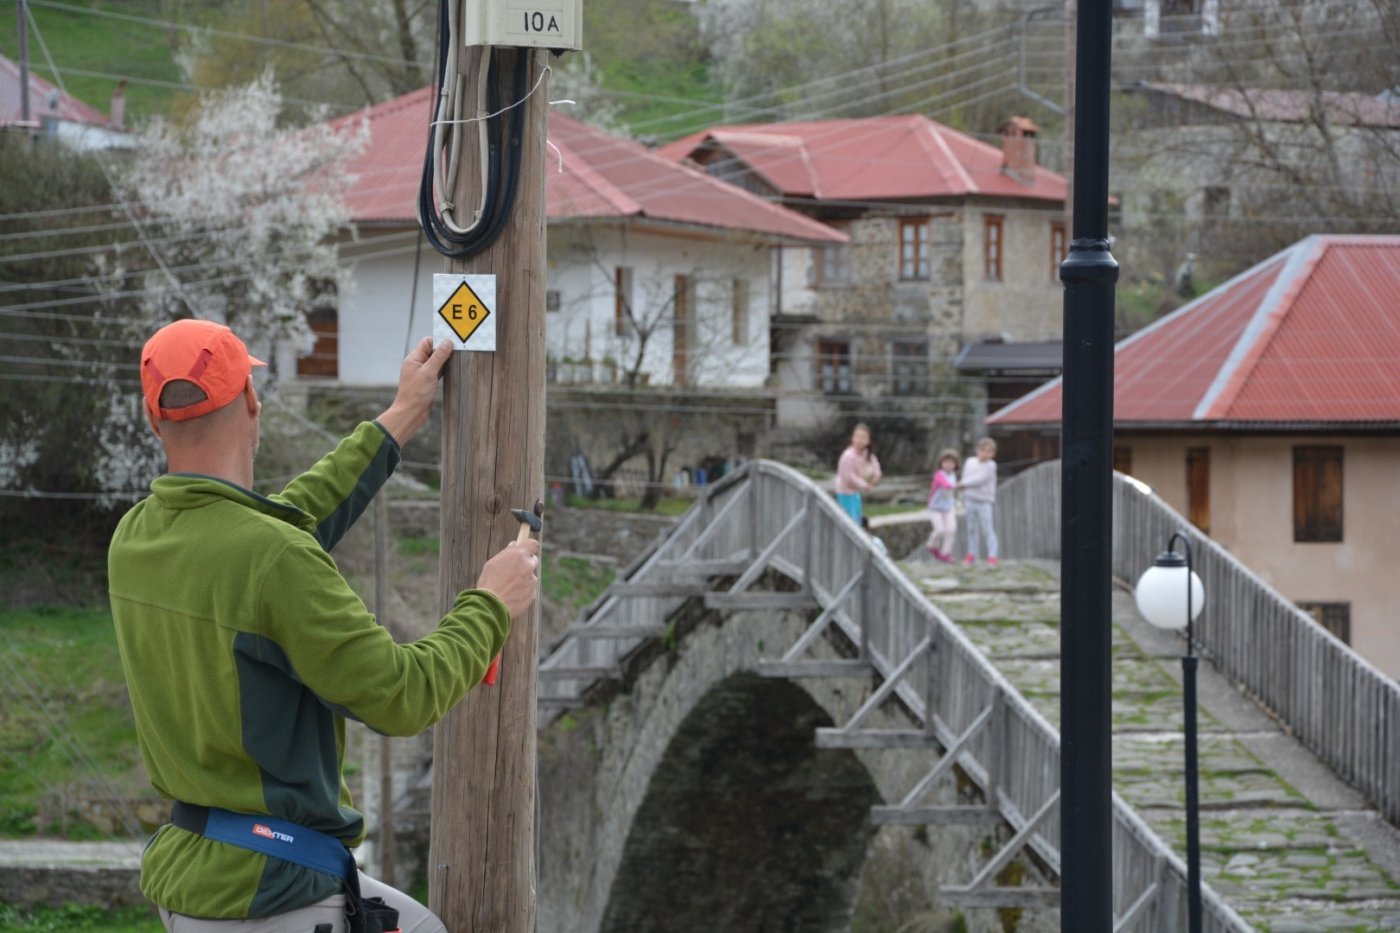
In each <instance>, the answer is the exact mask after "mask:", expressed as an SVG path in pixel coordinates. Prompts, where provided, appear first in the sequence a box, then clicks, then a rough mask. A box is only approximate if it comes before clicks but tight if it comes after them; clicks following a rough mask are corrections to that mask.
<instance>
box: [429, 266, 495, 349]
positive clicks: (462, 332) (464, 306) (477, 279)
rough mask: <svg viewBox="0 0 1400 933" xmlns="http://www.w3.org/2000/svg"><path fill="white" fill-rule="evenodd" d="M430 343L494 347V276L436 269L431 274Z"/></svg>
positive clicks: (483, 347) (482, 347)
mask: <svg viewBox="0 0 1400 933" xmlns="http://www.w3.org/2000/svg"><path fill="white" fill-rule="evenodd" d="M433 307H434V308H436V309H437V311H436V312H435V313H434V314H433V342H434V343H439V342H441V341H443V340H450V341H452V344H453V346H454V347H455V348H456V349H458V350H484V351H487V352H491V351H494V350H495V349H496V277H495V276H494V275H463V274H461V273H459V272H452V273H445V272H439V273H437V274H435V275H434V276H433Z"/></svg>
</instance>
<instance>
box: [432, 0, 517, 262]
mask: <svg viewBox="0 0 1400 933" xmlns="http://www.w3.org/2000/svg"><path fill="white" fill-rule="evenodd" d="M452 2H455V0H443V2H442V3H440V4H439V5H438V11H439V16H438V37H439V48H438V81H437V100H438V101H441V99H442V95H443V94H444V93H445V91H444V88H445V87H446V82H447V81H449V80H455V77H456V76H455V75H448V74H447V73H446V72H447V62H448V60H449V58H450V56H449V55H448V52H449V50H450V44H451V43H452V42H454V41H456V37H455V36H453V35H452V34H451V28H450V25H449V20H448V13H447V4H448V3H452ZM484 54H489V53H484ZM529 75H530V51H529V50H528V49H517V50H516V61H515V75H514V87H513V89H512V95H511V96H512V99H511V101H510V109H509V110H504V112H502V111H503V108H504V107H506V106H507V104H505V103H503V102H502V101H501V99H500V93H499V91H498V90H497V88H496V84H495V82H492V83H491V85H490V86H489V87H488V89H487V107H488V111H489V112H490V113H492V114H495V116H492V117H490V118H489V119H487V121H486V136H487V145H486V151H485V152H483V153H480V154H479V155H480V157H481V158H483V159H485V160H486V166H487V168H486V191H485V192H483V196H482V204H481V222H480V223H477V224H474V225H473V226H472V229H471V230H469V231H467V232H465V233H459V232H457V231H455V230H453V229H451V228H450V227H448V226H447V224H446V223H444V222H443V220H442V218H441V216H439V214H438V208H437V203H436V201H435V199H434V197H433V179H434V176H435V174H436V173H435V171H434V165H435V162H436V160H437V158H438V155H439V154H438V152H437V147H436V146H435V145H434V138H435V133H434V128H433V123H432V121H429V124H428V148H427V153H426V154H425V155H424V158H423V174H422V177H421V179H420V181H419V185H418V222H419V223H420V224H421V225H422V227H423V235H424V237H425V238H426V239H427V241H428V242H429V243H431V244H432V246H433V249H435V250H437V251H438V252H439V253H441V254H442V255H444V256H447V257H449V258H452V259H466V258H468V257H471V256H475V255H476V254H477V253H480V252H481V251H482V250H484V249H486V247H488V246H490V245H491V244H492V243H493V242H494V241H495V240H496V238H497V237H498V236H500V235H501V231H502V230H504V229H505V225H506V222H507V221H508V220H509V219H510V214H511V211H512V210H513V209H514V207H515V193H516V189H517V188H518V186H519V185H518V183H519V179H520V161H521V148H522V143H523V136H524V132H523V128H524V111H525V107H524V96H525V92H526V84H527V82H528V81H529ZM487 79H488V75H487V73H486V71H485V69H483V71H482V74H481V77H480V80H487ZM437 112H438V108H436V107H435V108H434V110H433V113H434V115H436V114H437ZM434 118H435V119H436V117H434ZM459 132H460V131H459ZM448 181H449V182H450V181H451V180H450V179H449V180H448ZM450 194H451V192H443V196H444V197H446V196H449V195H450Z"/></svg>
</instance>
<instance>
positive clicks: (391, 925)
mask: <svg viewBox="0 0 1400 933" xmlns="http://www.w3.org/2000/svg"><path fill="white" fill-rule="evenodd" d="M345 923H346V927H347V928H348V930H349V933H397V931H398V929H399V912H398V911H397V910H395V909H394V908H392V907H390V906H389V905H388V904H386V903H384V898H382V897H362V896H361V895H360V875H359V873H358V872H356V873H354V874H352V875H351V876H350V877H349V878H346V879H345Z"/></svg>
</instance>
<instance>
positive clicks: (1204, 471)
mask: <svg viewBox="0 0 1400 933" xmlns="http://www.w3.org/2000/svg"><path fill="white" fill-rule="evenodd" d="M1186 517H1187V518H1189V519H1190V520H1191V524H1193V525H1195V526H1196V527H1197V528H1199V529H1201V531H1203V532H1205V533H1206V534H1210V448H1209V447H1188V448H1186Z"/></svg>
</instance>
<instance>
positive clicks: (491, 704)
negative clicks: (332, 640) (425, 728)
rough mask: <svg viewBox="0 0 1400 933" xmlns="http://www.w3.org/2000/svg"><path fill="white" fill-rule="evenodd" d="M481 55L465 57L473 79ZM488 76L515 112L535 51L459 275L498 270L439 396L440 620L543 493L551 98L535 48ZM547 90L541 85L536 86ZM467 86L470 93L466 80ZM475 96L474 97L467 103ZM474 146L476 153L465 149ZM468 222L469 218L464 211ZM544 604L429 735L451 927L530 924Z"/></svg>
mask: <svg viewBox="0 0 1400 933" xmlns="http://www.w3.org/2000/svg"><path fill="white" fill-rule="evenodd" d="M480 51H481V50H480V49H479V48H472V49H470V50H469V54H468V55H466V56H465V57H464V61H463V67H462V70H463V71H464V72H465V73H468V74H469V77H470V76H471V75H473V74H475V73H477V72H478V71H479V65H480ZM492 54H493V61H492V66H491V69H490V77H489V78H488V80H490V81H492V82H495V83H496V85H497V86H498V87H499V88H500V100H502V101H503V102H505V103H506V104H515V103H516V97H517V95H518V92H517V90H516V89H515V88H514V87H513V86H512V84H513V82H512V80H511V77H512V75H513V74H514V72H515V65H516V62H517V61H518V59H517V57H516V56H519V55H526V56H529V69H528V71H529V76H528V83H527V84H526V88H527V91H528V89H533V93H529V94H528V98H527V99H526V100H525V101H524V102H523V103H520V104H519V106H520V107H521V108H523V109H524V120H523V127H522V132H523V134H524V138H523V143H522V164H521V166H520V176H519V188H518V191H517V194H516V200H515V206H514V210H513V212H512V214H511V217H510V220H509V222H508V223H507V224H506V226H505V229H504V231H503V232H502V234H501V235H500V237H498V238H497V239H496V241H495V242H494V243H493V244H491V246H489V247H488V248H487V249H486V250H485V251H483V252H482V253H480V254H478V255H477V256H475V257H473V258H472V259H470V260H467V261H466V262H458V261H455V260H454V261H452V262H451V263H449V265H450V269H451V271H453V272H471V273H475V274H494V275H495V276H496V311H495V314H496V315H497V320H496V350H495V352H493V353H477V352H460V353H455V354H453V357H452V360H451V361H450V362H449V363H448V364H447V374H446V377H445V382H444V388H443V396H444V400H443V426H442V521H441V528H442V536H441V542H442V545H441V547H442V551H441V554H442V556H441V563H440V573H439V586H438V602H439V605H440V607H441V609H442V611H443V612H444V613H445V612H447V610H448V609H450V608H451V606H452V602H453V600H454V599H455V598H456V596H457V594H458V592H460V591H461V590H463V589H467V588H470V587H472V586H474V585H475V583H476V580H477V577H478V575H479V574H480V573H481V567H482V565H483V564H485V562H486V560H487V558H489V557H490V556H491V555H492V554H494V553H496V552H497V551H499V550H500V549H501V548H503V547H505V546H506V545H507V544H508V543H510V542H511V541H512V540H514V539H515V536H516V533H517V531H518V529H519V524H518V523H517V522H516V520H515V519H514V518H513V517H512V516H511V514H510V510H511V509H512V508H513V507H514V508H529V507H530V506H531V504H533V503H534V501H535V499H536V498H537V497H539V496H540V495H541V492H542V490H543V485H544V388H545V386H544V358H545V353H544V288H545V252H544V178H545V175H544V170H545V160H544V153H545V127H546V122H545V118H546V110H545V106H546V101H547V100H548V97H547V94H546V87H545V83H546V82H545V80H544V78H543V74H542V72H543V68H544V56H545V55H546V54H547V53H546V52H544V51H541V50H529V49H505V48H498V49H496V50H494V52H493V53H492ZM537 81H538V82H539V86H536V82H537ZM467 86H468V87H469V88H470V87H473V86H474V85H473V83H472V82H471V81H470V80H469V81H468V84H467ZM472 96H473V97H474V95H472ZM464 148H472V147H464ZM479 177H480V175H479V173H478V171H477V170H476V168H475V165H474V164H473V163H472V162H470V161H469V160H467V159H465V158H464V159H463V163H462V168H461V170H460V172H459V174H458V187H457V190H456V191H455V192H454V198H455V200H456V203H457V204H459V205H468V204H479V203H480V202H481V194H482V192H480V191H478V190H476V188H477V186H478V185H479V182H478V179H479ZM464 216H465V214H464ZM538 623H539V609H538V605H536V608H534V609H532V610H531V611H530V612H529V613H528V614H527V615H526V616H525V617H522V618H520V619H517V620H516V621H515V624H514V627H513V629H512V631H511V634H510V638H509V639H508V640H507V642H506V647H505V651H504V652H503V654H502V657H501V672H500V680H499V681H497V683H496V684H495V685H494V686H489V687H488V686H477V687H475V688H473V689H472V691H471V693H469V694H468V695H467V698H466V700H464V701H463V702H462V703H461V704H460V705H458V707H457V708H456V709H454V710H453V711H452V712H451V713H449V714H448V716H447V717H446V718H445V719H443V720H442V722H440V723H439V724H438V726H437V728H436V729H435V731H434V733H433V818H432V836H431V842H430V846H429V865H430V869H431V871H430V875H429V903H430V906H431V907H432V909H433V911H434V912H435V913H437V915H438V916H439V917H441V918H442V921H443V923H445V924H446V925H447V928H448V929H449V930H452V931H453V933H466V931H477V933H486V931H490V933H532V931H533V930H534V928H535V850H534V837H535V721H536V712H535V694H536V680H537V676H538V675H537V666H536V665H537V654H538V642H539V624H538Z"/></svg>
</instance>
